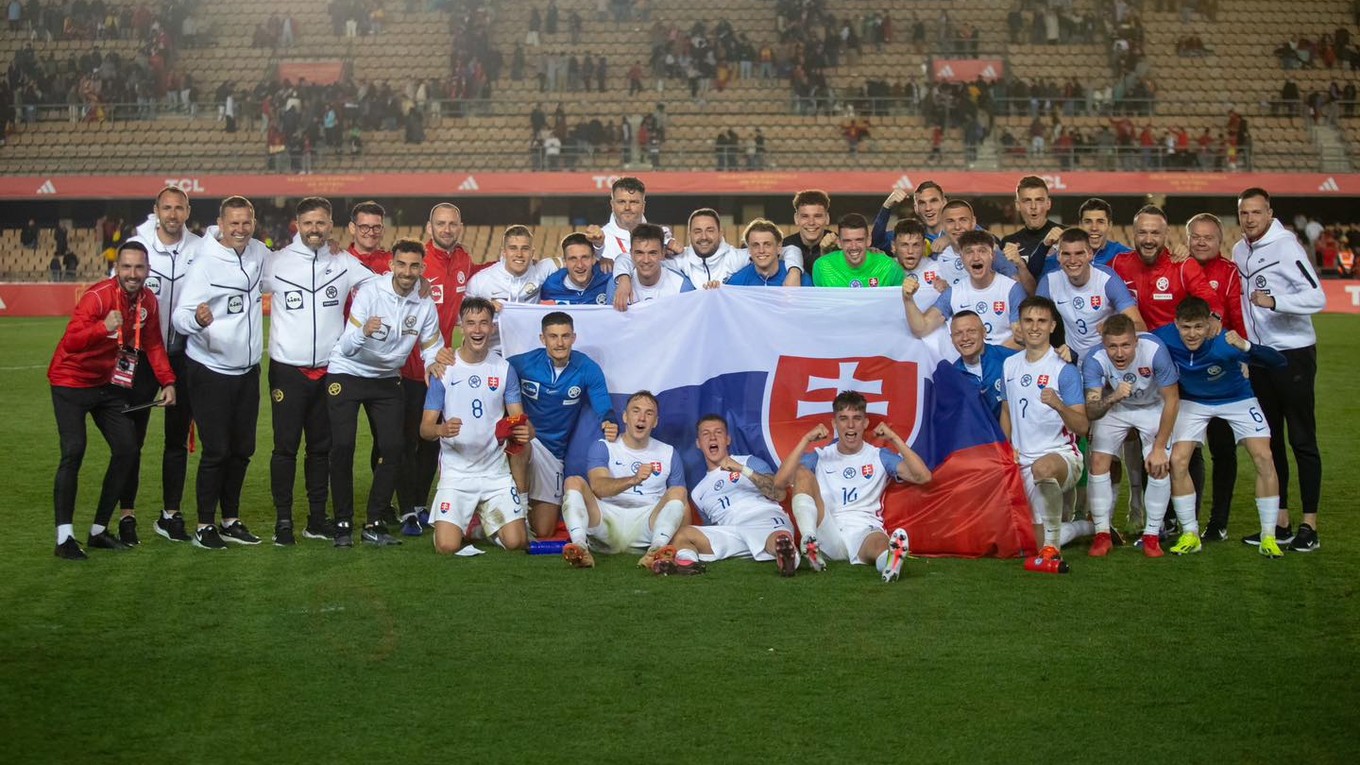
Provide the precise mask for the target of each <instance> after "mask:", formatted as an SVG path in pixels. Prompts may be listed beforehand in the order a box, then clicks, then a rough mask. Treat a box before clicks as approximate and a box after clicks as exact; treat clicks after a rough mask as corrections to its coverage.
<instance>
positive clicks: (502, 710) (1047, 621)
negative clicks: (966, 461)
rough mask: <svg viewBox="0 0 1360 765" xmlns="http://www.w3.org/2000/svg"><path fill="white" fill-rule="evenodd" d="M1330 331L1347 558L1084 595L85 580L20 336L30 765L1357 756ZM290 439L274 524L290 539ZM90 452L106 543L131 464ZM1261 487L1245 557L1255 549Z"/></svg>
mask: <svg viewBox="0 0 1360 765" xmlns="http://www.w3.org/2000/svg"><path fill="white" fill-rule="evenodd" d="M1317 323H1318V326H1319V329H1320V331H1321V335H1322V338H1323V340H1322V348H1323V351H1322V354H1321V357H1322V370H1321V376H1320V379H1319V381H1318V390H1319V391H1320V392H1321V393H1322V399H1321V401H1320V403H1319V412H1318V415H1319V421H1320V422H1321V423H1322V446H1323V453H1324V456H1325V459H1326V485H1325V487H1324V508H1323V513H1324V514H1323V516H1322V524H1321V533H1322V540H1323V543H1324V546H1323V549H1322V550H1321V551H1320V552H1318V553H1315V554H1312V555H1301V554H1295V555H1287V556H1286V557H1285V559H1284V560H1280V561H1267V560H1262V559H1260V558H1259V557H1258V556H1257V555H1256V553H1255V550H1254V549H1253V548H1249V547H1246V546H1244V545H1241V544H1239V543H1237V542H1236V541H1233V542H1230V543H1226V544H1222V545H1216V546H1212V547H1209V548H1208V549H1207V550H1206V551H1205V553H1204V554H1202V555H1199V556H1197V557H1192V558H1187V559H1184V560H1181V559H1171V558H1166V559H1162V560H1156V561H1153V560H1145V559H1143V558H1142V557H1141V556H1140V555H1138V554H1137V553H1136V552H1134V551H1132V550H1130V549H1120V550H1117V551H1116V554H1115V555H1113V556H1112V557H1111V558H1110V559H1108V560H1105V561H1098V562H1091V561H1087V560H1086V559H1085V558H1084V556H1082V555H1081V553H1080V551H1079V550H1078V551H1076V552H1075V554H1074V555H1073V556H1071V557H1072V560H1073V568H1074V572H1073V573H1072V574H1071V575H1069V576H1066V577H1057V576H1043V575H1036V574H1029V573H1026V572H1024V571H1022V570H1021V567H1020V563H1019V562H1018V561H996V560H982V561H961V560H920V561H911V562H909V563H908V567H907V570H906V577H905V579H904V580H903V581H901V582H899V583H897V584H895V585H893V586H885V585H883V584H881V583H879V582H878V581H877V580H876V577H875V576H874V575H873V572H872V571H871V570H866V569H864V568H858V567H857V568H855V569H851V568H850V567H849V566H845V565H841V566H833V568H832V569H831V571H830V572H828V573H827V574H825V575H821V576H813V575H809V574H800V575H799V576H798V577H796V578H794V579H792V580H783V579H779V578H778V577H776V576H775V575H774V573H773V571H772V569H771V568H769V567H765V566H757V565H755V564H752V563H748V562H740V561H737V562H729V563H725V564H720V565H715V566H714V567H713V568H712V569H711V573H710V574H709V575H707V576H704V577H698V578H695V579H684V580H681V579H655V578H653V577H651V576H650V575H644V574H643V573H641V572H640V571H638V570H637V569H635V568H634V567H633V562H634V561H633V558H631V557H618V558H613V559H608V560H605V561H603V563H602V565H601V566H600V568H599V569H597V570H595V571H593V572H592V571H573V570H568V569H566V568H565V567H563V565H562V564H561V561H560V560H557V559H555V558H538V557H528V556H523V555H511V554H506V553H503V552H500V551H499V550H495V551H492V552H491V553H489V554H487V555H484V556H481V557H479V558H476V559H442V558H437V557H436V556H435V554H434V552H433V551H432V550H431V548H430V546H429V542H428V540H417V541H416V542H414V543H412V542H409V541H408V543H407V544H406V545H404V546H402V547H400V548H395V549H385V550H375V549H364V548H356V549H353V550H334V549H331V548H329V547H327V546H325V545H323V544H319V543H315V542H310V543H309V542H307V541H305V540H304V541H303V543H301V544H300V545H299V546H298V547H297V548H295V549H290V550H284V549H277V548H274V547H272V546H270V545H267V544H266V545H262V546H260V547H258V548H251V549H239V548H233V549H231V550H230V551H228V552H226V553H223V554H210V553H207V552H204V551H202V550H196V549H192V548H190V547H188V546H187V545H171V544H169V543H168V542H165V541H164V540H162V539H160V538H159V537H156V536H154V535H152V534H150V530H149V528H148V527H147V522H146V521H144V522H143V532H144V536H148V537H150V539H149V540H147V541H146V542H145V544H144V545H143V546H142V548H141V549H138V550H135V551H132V552H129V553H124V554H107V553H103V552H102V551H94V552H92V553H91V560H89V561H87V562H85V563H83V564H71V563H67V562H64V561H60V560H57V559H56V558H54V557H53V556H52V544H53V538H52V526H51V523H52V518H51V513H52V510H51V504H52V500H51V489H52V476H53V473H54V471H55V467H56V461H57V444H56V438H55V427H54V423H53V419H52V414H51V404H50V398H49V394H48V389H47V383H46V378H45V368H46V364H47V361H48V359H49V358H50V355H51V352H52V349H53V348H54V347H55V344H56V341H57V338H58V336H59V335H60V333H61V329H62V326H63V325H62V322H60V321H57V320H35V319H8V320H5V321H3V322H0V347H3V348H4V349H5V350H6V353H5V354H4V359H3V362H0V406H2V407H3V411H4V412H5V413H6V425H5V429H4V436H3V437H4V441H5V443H6V444H7V445H8V448H7V450H6V456H5V458H4V460H3V463H0V465H2V467H0V471H2V472H0V475H3V477H4V480H5V481H6V482H7V483H8V485H9V490H8V491H5V492H4V494H3V496H4V499H3V501H0V532H3V536H0V710H3V716H0V720H2V721H0V742H3V743H0V747H3V750H4V751H8V752H9V754H8V755H5V756H4V760H5V761H6V762H15V763H26V762H48V761H74V760H84V759H97V760H101V761H129V762H242V761H246V762H254V761H263V760H270V761H274V762H308V761H319V760H321V759H322V758H325V759H327V760H335V761H344V762H351V761H352V762H364V761H368V762H378V761H381V762H389V761H405V760H417V759H421V760H429V759H434V758H436V757H438V758H440V759H444V758H449V759H456V760H459V761H463V760H470V761H474V762H475V761H524V760H528V759H529V758H531V757H537V758H542V759H548V760H554V761H556V760H563V761H573V760H574V761H581V760H586V761H593V760H603V761H625V762H626V761H641V760H657V759H662V760H680V761H686V760H692V761H753V760H763V761H794V760H802V761H811V760H812V759H813V758H815V759H816V761H821V762H850V761H855V760H862V761H872V762H880V761H888V760H903V759H911V760H920V761H941V760H954V761H964V762H977V761H1000V760H1016V759H1025V758H1030V759H1042V760H1045V761H1055V762H1063V761H1092V760H1115V761H1134V760H1147V759H1151V760H1172V759H1178V760H1179V759H1191V760H1214V761H1219V762H1240V761H1267V760H1274V759H1276V758H1279V757H1287V756H1289V755H1293V757H1295V758H1297V759H1298V760H1299V761H1306V762H1329V761H1330V762H1341V761H1345V760H1351V759H1352V757H1354V753H1352V754H1351V755H1347V754H1346V752H1348V751H1351V750H1352V749H1353V748H1354V747H1355V744H1356V743H1357V738H1358V734H1357V730H1358V729H1357V722H1358V719H1357V718H1358V717H1360V714H1358V713H1357V710H1360V691H1358V690H1357V683H1358V682H1360V671H1358V670H1357V667H1358V666H1360V660H1358V659H1360V657H1357V648H1356V645H1357V640H1360V616H1358V614H1357V604H1356V599H1355V593H1356V587H1357V582H1360V553H1357V551H1356V545H1355V543H1354V540H1355V539H1356V537H1357V531H1360V524H1357V521H1356V518H1355V513H1354V508H1355V506H1356V502H1355V497H1356V496H1357V494H1360V478H1357V474H1358V473H1360V461H1358V460H1357V458H1356V452H1355V445H1356V444H1357V442H1358V440H1357V434H1360V425H1357V415H1360V404H1357V403H1356V399H1355V397H1354V396H1353V394H1352V393H1350V391H1351V389H1352V387H1353V386H1352V382H1353V381H1354V380H1355V379H1357V378H1360V332H1357V329H1360V323H1357V322H1356V321H1355V320H1353V319H1350V320H1348V319H1346V318H1342V317H1330V316H1329V317H1322V318H1319V319H1318V322H1317ZM264 400H265V401H267V399H264ZM266 408H267V406H266ZM268 419H269V418H268V413H267V412H264V413H262V417H261V430H260V440H259V449H258V450H257V452H256V457H255V460H254V463H253V465H252V467H251V471H250V474H249V476H248V478H247V485H246V497H245V503H244V507H245V508H246V512H245V518H246V520H247V522H248V523H250V524H251V526H252V527H253V528H254V529H255V530H256V531H257V532H260V533H261V534H262V535H267V533H268V531H269V530H270V528H271V526H272V508H271V505H270V502H269V498H268V476H267V474H268V459H269V444H270V438H269V436H268V430H267V428H268ZM159 424H160V423H159V418H157V420H156V421H155V422H153V426H152V432H153V437H152V442H153V443H152V444H149V448H148V455H149V456H148V457H147V458H146V460H145V464H146V466H147V468H146V469H145V470H144V482H143V488H142V498H143V502H144V506H145V507H146V509H147V510H150V509H152V507H153V505H152V502H153V500H152V498H155V497H159V492H160V486H159V469H158V461H159V453H160V449H159V439H158V433H157V429H158V427H159ZM362 430H364V429H363V428H361V431H362ZM91 438H92V440H91V444H92V446H91V449H90V451H89V454H88V455H87V458H86V462H85V470H84V473H83V475H82V484H81V486H82V492H81V496H80V504H79V508H80V509H79V510H78V512H77V532H78V534H79V535H80V536H81V537H82V538H83V536H84V533H85V529H86V528H87V524H88V523H89V522H90V513H91V509H90V507H91V503H92V502H93V501H94V492H95V491H97V487H98V476H99V475H100V473H101V472H102V470H103V466H104V464H105V459H106V454H107V452H106V451H105V450H104V448H103V443H102V441H100V439H99V438H98V437H97V436H96V435H95V434H94V431H93V429H91ZM359 453H360V454H366V453H367V447H366V446H365V445H361V446H360V449H359ZM1241 462H1242V465H1243V475H1242V477H1241V479H1240V482H1239V496H1238V499H1239V502H1238V505H1237V509H1236V512H1235V517H1234V519H1233V529H1232V531H1233V533H1234V539H1235V538H1236V536H1238V535H1240V534H1244V533H1248V532H1250V531H1251V530H1253V526H1254V524H1255V513H1254V512H1253V508H1252V505H1251V500H1250V490H1251V489H1250V487H1251V479H1250V475H1249V472H1250V462H1249V460H1246V459H1242V460H1241ZM195 464H196V460H194V461H193V463H192V464H191V471H192V469H193V466H194V465H195ZM360 472H362V471H360ZM363 483H364V482H363V480H362V478H361V485H360V486H359V487H358V489H359V495H360V496H361V497H362V496H364V494H365V493H366V489H367V487H366V485H363ZM189 496H190V497H192V479H191V481H190V493H189ZM299 496H302V494H301V492H300V491H299ZM146 517H147V519H148V520H149V518H150V517H151V516H150V514H149V513H146Z"/></svg>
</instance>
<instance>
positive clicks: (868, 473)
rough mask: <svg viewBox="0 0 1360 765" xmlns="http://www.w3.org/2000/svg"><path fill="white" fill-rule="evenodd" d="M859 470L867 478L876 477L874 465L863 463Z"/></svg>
mask: <svg viewBox="0 0 1360 765" xmlns="http://www.w3.org/2000/svg"><path fill="white" fill-rule="evenodd" d="M859 472H860V473H861V474H862V475H863V476H864V477H865V478H873V477H874V466H873V465H862V466H861V467H860V469H859Z"/></svg>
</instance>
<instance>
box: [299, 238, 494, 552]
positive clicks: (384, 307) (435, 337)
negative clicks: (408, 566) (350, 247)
mask: <svg viewBox="0 0 1360 765" xmlns="http://www.w3.org/2000/svg"><path fill="white" fill-rule="evenodd" d="M425 253H426V248H425V247H424V246H423V245H421V243H420V242H417V241H415V240H412V239H403V240H401V241H398V242H397V243H396V244H394V245H393V246H392V275H391V277H388V278H381V279H374V280H372V281H370V282H368V283H366V284H364V285H363V286H362V287H360V288H359V291H358V293H356V294H355V296H354V305H353V306H351V308H350V314H349V325H348V326H347V327H346V328H345V331H344V333H343V334H341V335H340V339H339V342H337V343H336V344H335V348H334V349H333V350H332V351H331V355H330V361H329V364H328V365H327V366H328V371H327V374H326V392H327V394H328V395H329V399H328V403H327V411H328V413H329V415H330V421H331V453H330V457H331V459H330V468H331V498H332V501H333V502H334V504H335V546H336V547H351V546H353V545H354V442H355V431H356V429H357V428H358V417H359V407H360V406H362V407H363V408H364V411H365V412H366V414H367V415H368V423H369V427H370V428H371V429H372V431H373V440H374V443H376V444H377V447H378V461H377V464H375V465H374V466H373V483H372V485H371V487H370V488H369V494H368V511H367V520H366V522H365V524H364V528H363V533H362V537H361V538H362V539H363V541H364V542H365V543H366V544H371V545H376V546H380V547H381V546H388V545H398V544H401V542H400V540H398V539H396V538H395V537H393V536H392V535H391V534H390V533H389V531H388V529H387V526H386V525H385V524H384V523H383V520H382V513H383V511H384V510H385V509H387V506H388V503H390V502H391V501H392V493H393V491H394V490H395V488H396V481H397V470H398V467H399V465H400V463H401V459H402V442H401V436H402V420H401V418H402V409H403V401H402V397H403V395H404V393H403V391H402V387H401V384H400V379H399V378H400V374H401V368H402V365H403V364H405V363H406V360H407V358H408V357H409V356H410V355H411V351H412V349H413V348H416V347H419V348H420V353H421V360H422V363H423V364H424V366H425V369H426V370H427V371H428V373H429V374H430V375H431V377H438V376H440V375H441V374H442V371H443V368H442V367H441V366H440V365H439V364H438V363H437V360H436V356H437V354H438V353H439V350H440V349H441V348H443V347H444V336H443V333H442V332H441V331H440V327H439V313H438V309H437V308H436V307H435V304H434V302H433V301H432V300H430V299H429V298H422V297H421V296H420V293H419V291H418V290H417V289H416V288H417V286H418V285H419V283H420V277H421V272H422V271H423V270H424V265H425V258H426V254H425ZM459 303H460V307H461V303H462V300H461V298H460V300H459ZM488 332H489V329H488Z"/></svg>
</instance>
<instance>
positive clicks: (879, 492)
mask: <svg viewBox="0 0 1360 765" xmlns="http://www.w3.org/2000/svg"><path fill="white" fill-rule="evenodd" d="M868 408H869V406H868V402H866V401H865V400H864V396H862V395H860V394H859V393H856V392H855V391H841V392H840V393H839V394H837V395H836V399H835V401H833V402H832V403H831V416H832V421H833V424H834V425H835V428H836V440H835V441H834V442H833V443H830V444H828V445H826V446H823V447H821V448H818V449H816V450H814V451H813V452H812V453H811V454H804V453H803V452H805V451H806V450H807V448H808V447H809V446H810V445H811V444H812V443H813V442H814V441H821V440H823V439H825V438H827V437H829V436H830V435H831V433H830V431H828V430H827V429H826V426H825V425H818V426H817V427H815V428H813V429H812V430H811V431H809V432H808V434H807V435H805V436H803V439H802V440H801V441H799V442H798V445H797V446H796V447H794V449H793V450H792V451H790V452H789V454H788V456H786V457H785V458H784V464H783V465H781V466H780V468H779V473H778V474H776V475H775V485H776V486H777V487H779V488H780V489H781V490H782V489H783V488H784V487H785V486H788V484H789V483H790V482H793V490H794V495H793V518H794V520H796V521H798V528H799V530H800V531H801V532H802V534H803V557H805V558H806V559H807V562H808V565H809V566H810V567H811V568H812V570H813V571H821V570H823V569H825V568H826V559H830V560H844V561H849V562H850V563H852V564H862V563H868V562H870V561H873V563H874V567H875V568H877V569H878V571H879V573H880V574H882V575H883V581H885V582H891V581H893V580H894V579H896V578H897V577H898V575H899V574H900V572H901V570H902V561H903V560H904V559H905V558H906V557H907V532H906V531H905V530H903V529H900V528H899V529H893V532H892V535H891V537H890V536H889V535H888V534H887V533H886V532H885V531H884V529H883V490H884V489H886V488H887V486H888V479H889V477H891V478H892V479H893V480H895V481H900V482H906V483H927V482H929V481H930V469H929V468H927V467H926V464H925V462H923V461H922V460H921V458H920V457H918V456H917V455H916V452H913V451H912V450H911V447H909V446H907V445H906V443H904V442H903V441H902V439H901V438H900V437H898V435H897V434H896V433H894V432H893V430H892V428H890V427H888V423H886V422H884V423H879V426H878V427H877V428H876V429H875V430H874V435H875V436H877V437H879V438H886V439H888V440H889V441H890V442H891V443H892V445H893V448H894V449H896V450H897V451H896V452H893V451H892V450H891V449H883V448H876V447H874V446H872V445H871V444H868V443H866V442H865V440H864V431H865V429H866V428H868V427H869V414H868Z"/></svg>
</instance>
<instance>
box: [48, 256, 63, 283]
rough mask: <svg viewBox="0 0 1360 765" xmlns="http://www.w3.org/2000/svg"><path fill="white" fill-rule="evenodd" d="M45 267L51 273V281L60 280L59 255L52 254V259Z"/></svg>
mask: <svg viewBox="0 0 1360 765" xmlns="http://www.w3.org/2000/svg"><path fill="white" fill-rule="evenodd" d="M47 269H48V270H49V271H50V272H51V273H52V281H54V282H59V281H61V256H60V255H53V256H52V260H50V261H48V263H47Z"/></svg>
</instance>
